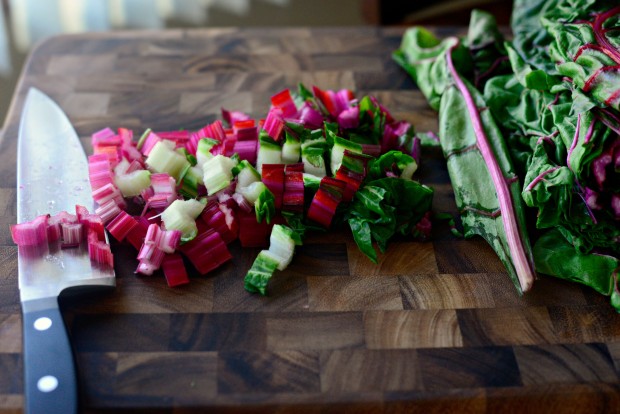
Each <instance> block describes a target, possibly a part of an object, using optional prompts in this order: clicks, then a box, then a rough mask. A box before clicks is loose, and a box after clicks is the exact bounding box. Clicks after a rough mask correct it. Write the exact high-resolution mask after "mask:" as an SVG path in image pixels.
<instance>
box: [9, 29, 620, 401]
mask: <svg viewBox="0 0 620 414" xmlns="http://www.w3.org/2000/svg"><path fill="white" fill-rule="evenodd" d="M443 31H444V33H442V35H445V34H449V33H450V32H451V31H450V30H446V29H443ZM457 32H463V31H458V30H454V31H452V33H457ZM402 33H403V31H402V30H401V29H376V28H351V29H303V28H302V29H277V30H271V29H269V30H267V29H226V30H223V29H221V30H217V29H214V30H209V29H207V30H197V31H165V32H121V33H102V34H83V35H72V36H60V37H55V38H52V39H49V40H47V41H45V42H43V43H42V44H40V45H39V46H38V47H37V48H36V49H35V50H34V51H33V52H32V54H31V56H30V59H29V60H28V63H27V65H26V67H25V69H24V72H23V75H22V77H21V81H20V83H19V85H18V88H17V91H16V92H15V96H14V99H13V103H12V107H11V111H10V114H9V116H8V119H7V121H6V123H5V125H4V138H3V139H2V141H1V148H0V149H1V153H0V160H1V163H0V174H2V180H1V188H0V192H1V193H0V194H1V196H0V205H1V208H0V212H1V215H0V220H1V224H2V225H1V226H0V235H1V240H2V246H0V252H1V254H0V266H1V268H0V269H1V275H2V277H1V278H0V411H2V412H19V411H20V409H21V407H22V405H23V396H22V389H23V383H22V354H21V349H22V340H21V319H20V318H21V316H20V305H19V299H18V289H17V265H16V260H17V248H16V247H15V246H14V245H13V243H12V242H11V238H10V234H9V224H11V223H13V222H15V220H16V217H15V201H16V200H15V154H16V137H17V129H18V123H19V119H20V112H21V109H22V106H23V102H24V97H25V94H26V92H27V90H28V88H29V87H30V86H36V87H37V88H39V89H41V90H42V91H44V92H45V93H47V94H49V95H50V96H51V97H52V98H53V99H54V100H56V101H57V102H59V104H60V105H61V106H62V108H63V109H64V110H65V111H66V112H67V114H68V116H69V118H70V119H71V121H72V122H73V123H74V125H75V127H76V129H77V131H78V134H79V135H80V137H81V139H82V140H83V143H84V145H85V146H86V149H87V151H90V143H89V136H90V134H92V133H93V132H94V131H97V130H100V129H102V128H104V127H112V128H117V127H120V126H123V127H126V128H131V129H133V130H134V131H135V132H136V134H139V133H141V132H142V131H143V130H144V129H146V128H153V129H154V130H172V129H177V128H187V129H198V128H200V127H202V126H204V125H205V124H206V123H208V122H212V121H213V120H215V119H216V118H218V117H219V116H220V108H221V107H224V108H227V109H235V110H241V111H245V112H248V113H249V114H251V115H252V116H254V117H264V116H265V114H266V113H267V110H268V106H269V102H270V101H269V98H270V96H271V95H272V94H274V93H276V92H279V91H280V90H282V89H284V88H287V87H295V86H296V84H297V83H298V82H304V83H305V84H306V85H313V84H314V85H317V86H319V87H321V88H324V89H337V88H350V89H352V90H354V91H355V92H356V93H357V94H358V96H361V95H363V94H373V95H375V96H377V97H378V98H379V100H380V102H382V103H383V104H384V105H385V106H386V107H387V108H389V109H390V110H391V111H392V112H393V114H394V115H395V117H396V118H400V119H405V120H408V121H410V122H412V123H413V124H415V125H416V128H417V129H418V130H421V131H425V130H436V127H437V125H436V119H437V118H436V115H435V113H433V112H432V111H431V110H430V109H429V108H428V106H427V104H426V102H425V100H424V98H423V97H422V94H421V93H420V92H419V91H418V90H417V88H416V87H415V85H414V84H413V83H412V82H411V81H410V80H409V79H408V77H407V76H406V75H405V73H404V72H403V71H402V70H401V69H399V68H398V67H397V65H396V64H395V63H394V62H393V61H392V60H391V57H390V55H391V52H392V51H393V50H394V49H396V48H397V47H398V46H399V43H400V38H401V36H402ZM424 157H425V160H424V163H423V165H422V167H421V175H420V176H419V178H420V180H422V181H423V182H424V183H425V184H428V185H430V186H432V187H434V188H435V190H436V194H435V199H434V209H435V210H436V211H449V212H453V213H455V206H454V200H453V197H452V189H451V187H450V183H449V179H448V175H447V172H446V167H445V163H444V161H443V160H442V157H441V154H440V153H438V152H435V153H433V152H432V151H431V152H427V153H426V154H425V155H424ZM113 249H114V253H115V258H116V272H117V275H118V283H117V284H118V286H117V288H116V289H115V290H114V291H113V292H111V293H105V294H99V295H97V296H92V297H89V298H88V299H87V300H80V301H79V302H77V301H75V300H65V301H64V302H63V303H62V306H63V307H62V309H63V312H64V315H65V319H66V322H67V324H68V328H69V331H70V333H71V336H72V340H73V344H74V347H75V352H76V358H77V362H78V372H79V374H78V375H79V384H80V397H81V405H82V407H83V411H84V412H87V413H91V412H104V411H111V412H136V411H141V412H149V413H151V412H153V413H189V412H203V411H205V412H206V411H207V409H211V410H213V412H221V411H225V412H240V411H248V412H250V411H251V412H256V411H259V412H271V411H278V412H290V413H304V412H313V413H314V412H341V411H344V410H345V409H350V410H355V411H362V412H382V411H387V412H411V411H415V412H423V413H429V412H435V413H444V412H450V411H458V412H471V413H479V412H498V413H511V412H536V411H538V412H541V411H542V412H550V413H551V412H554V413H560V412H588V413H595V412H596V413H599V412H600V413H603V412H605V413H609V412H619V410H620V383H619V380H618V378H619V376H618V375H619V370H620V316H619V315H617V314H616V313H615V312H614V311H613V309H612V308H611V307H610V306H609V304H608V302H607V298H604V297H600V296H599V295H597V294H594V293H593V292H591V291H590V290H588V289H586V288H582V287H581V286H579V285H576V284H570V283H567V282H564V281H561V280H556V279H550V278H540V279H539V280H537V282H536V284H535V287H534V289H533V291H532V292H531V293H528V294H527V295H525V296H524V297H519V295H518V294H517V293H516V291H515V289H514V287H513V285H512V283H511V281H510V279H509V277H508V275H507V274H506V272H505V270H504V269H503V267H502V265H501V263H500V262H499V260H498V259H497V258H496V256H495V254H494V253H493V251H492V250H491V249H490V248H489V247H488V246H487V245H486V244H485V242H483V241H482V240H481V239H471V240H464V239H457V238H455V237H454V236H452V235H451V233H450V231H449V229H448V228H447V226H443V227H442V226H441V225H439V226H437V227H436V228H435V229H434V233H433V239H432V241H429V242H417V241H408V240H402V241H398V242H394V243H393V244H391V245H390V246H389V249H388V251H387V252H386V254H385V255H382V256H381V259H380V262H379V264H377V265H374V264H372V263H371V262H370V261H368V260H367V259H366V258H365V257H364V256H363V255H362V254H361V253H360V252H359V251H358V249H357V247H356V246H355V243H354V242H353V240H352V238H351V235H350V234H349V233H347V232H341V233H336V234H332V235H330V236H324V235H321V236H312V237H311V238H310V239H308V240H307V241H306V243H305V245H304V246H302V247H300V248H299V249H298V252H297V254H296V256H295V259H294V261H293V263H292V264H291V266H290V267H289V268H288V269H286V270H285V271H283V272H278V273H276V275H275V277H274V279H273V280H272V284H271V285H270V292H269V296H268V297H261V296H257V295H253V294H249V293H248V292H246V291H245V290H244V289H243V276H244V275H245V273H246V272H247V270H248V269H249V267H250V265H251V263H252V261H253V259H254V258H255V257H256V254H257V252H258V250H256V249H242V248H241V247H240V246H238V245H236V244H233V245H232V253H233V255H234V260H233V261H232V262H228V263H227V264H226V265H224V266H223V267H221V268H219V269H217V270H216V271H214V272H213V273H211V274H209V275H208V276H204V277H201V276H194V277H192V281H191V284H189V285H187V286H183V287H180V288H174V289H171V288H168V287H167V286H166V282H165V280H164V278H163V277H137V276H136V275H134V273H133V272H134V270H135V268H136V262H135V259H134V257H135V252H134V251H132V250H131V248H128V247H124V246H121V245H118V244H115V245H114V246H113Z"/></svg>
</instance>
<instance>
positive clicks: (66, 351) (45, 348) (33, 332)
mask: <svg viewBox="0 0 620 414" xmlns="http://www.w3.org/2000/svg"><path fill="white" fill-rule="evenodd" d="M22 307H23V322H24V331H23V332H24V394H25V405H26V410H25V413H27V414H38V413H46V414H73V413H77V383H76V378H75V364H74V361H73V352H72V349H71V344H70V343H69V337H68V335H67V329H66V328H65V324H64V321H63V319H62V315H61V314H60V309H59V308H58V299H57V298H44V299H36V300H30V301H27V302H23V303H22Z"/></svg>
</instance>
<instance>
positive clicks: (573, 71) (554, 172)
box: [394, 0, 620, 311]
mask: <svg viewBox="0 0 620 414" xmlns="http://www.w3.org/2000/svg"><path fill="white" fill-rule="evenodd" d="M619 16H620V6H618V5H617V2H611V1H594V0H586V1H577V0H533V1H529V0H528V1H525V0H517V1H516V2H515V6H514V11H513V16H512V32H513V35H514V38H513V39H512V41H510V42H506V41H504V39H503V37H502V36H501V34H500V32H499V31H498V29H497V26H496V24H495V21H494V18H493V16H491V15H489V14H487V13H484V12H480V11H474V12H473V13H472V18H471V23H470V27H469V32H468V35H467V36H466V37H464V38H456V37H451V38H447V39H443V40H440V39H438V38H436V37H435V36H434V35H433V34H432V33H431V32H429V31H427V30H425V29H423V28H419V27H416V28H411V29H409V30H408V31H407V32H406V33H405V35H404V36H403V39H402V43H401V47H400V49H399V50H397V51H396V52H395V53H394V58H395V60H396V61H397V62H398V63H399V64H400V65H401V66H402V67H403V68H404V69H405V70H406V71H407V72H408V73H409V74H410V75H411V76H412V78H413V79H414V80H415V81H416V82H417V84H418V85H419V87H420V90H421V91H422V93H423V94H424V95H425V96H426V98H427V100H428V102H429V105H430V106H431V107H432V108H434V109H435V110H437V111H439V136H440V142H441V146H442V150H443V153H444V155H445V157H446V159H447V163H448V170H449V173H450V177H451V180H452V184H453V187H454V192H455V197H456V201H457V206H458V207H459V209H460V211H461V215H462V219H463V226H464V230H465V235H466V236H471V235H474V234H478V235H481V236H482V237H484V238H485V239H486V240H487V241H488V242H489V243H490V244H491V246H492V247H493V248H494V249H495V251H496V252H497V254H498V256H499V257H500V259H501V260H502V261H503V263H504V264H505V265H506V268H507V270H508V273H509V274H510V275H511V276H512V278H513V280H514V281H515V284H516V285H517V287H518V288H520V289H521V290H523V291H525V290H527V288H528V287H529V285H528V284H526V283H529V284H530V285H531V281H532V280H533V278H532V277H533V275H532V274H531V273H530V272H529V270H530V269H529V266H531V263H532V256H533V262H534V265H535V268H536V270H537V271H538V272H540V273H544V274H549V275H553V276H557V277H561V278H565V279H568V280H573V281H578V282H581V283H584V284H586V285H588V286H591V287H592V288H594V289H595V290H597V291H598V292H600V293H603V294H605V295H611V299H612V300H611V301H612V305H613V306H614V307H615V308H616V310H619V311H620V300H619V299H618V295H617V291H618V289H617V284H616V282H617V273H618V266H619V262H618V256H619V255H620V228H619V227H620V226H618V222H619V220H620V174H619V173H620V136H619V134H620V112H619V111H618V109H619V106H620V17H619ZM528 208H531V209H532V210H533V211H534V212H535V213H536V214H535V226H534V227H535V232H534V233H533V234H532V238H531V239H530V238H529V237H528V235H527V233H526V231H525V228H526V222H525V217H526V215H527V211H526V210H527V209H528ZM500 219H501V220H500ZM507 219H508V220H507ZM530 240H531V241H532V242H533V248H530ZM515 253H517V254H515ZM524 282H525V283H524Z"/></svg>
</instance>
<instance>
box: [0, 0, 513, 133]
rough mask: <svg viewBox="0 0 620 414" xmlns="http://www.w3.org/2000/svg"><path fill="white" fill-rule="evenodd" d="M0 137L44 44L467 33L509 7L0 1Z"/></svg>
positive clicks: (286, 0)
mask: <svg viewBox="0 0 620 414" xmlns="http://www.w3.org/2000/svg"><path fill="white" fill-rule="evenodd" d="M0 2H1V7H0V129H1V128H2V125H3V124H4V119H5V116H6V113H7V111H8V107H9V105H10V102H11V97H12V95H13V90H14V88H15V84H16V82H17V81H18V79H19V74H20V71H21V68H22V66H23V64H24V61H25V60H26V57H27V54H28V52H29V51H30V49H31V48H32V46H33V45H35V44H36V43H37V42H39V41H41V40H42V39H44V38H45V37H48V36H53V35H56V34H61V33H77V32H85V31H107V30H119V29H125V30H126V29H165V28H192V27H227V26H228V27H230V26H245V27H249V26H289V27H290V26H315V27H316V26H360V25H366V26H394V25H401V26H408V25H414V24H424V25H467V23H468V21H469V13H470V11H471V9H473V8H479V9H483V10H487V11H490V12H492V13H493V14H494V15H495V16H496V17H497V20H498V23H500V24H505V25H507V24H508V23H509V19H510V11H511V8H512V1H509V0H432V1H430V0H427V1H420V0H417V1H398V0H0Z"/></svg>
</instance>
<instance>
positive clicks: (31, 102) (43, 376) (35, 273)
mask: <svg viewBox="0 0 620 414" xmlns="http://www.w3.org/2000/svg"><path fill="white" fill-rule="evenodd" d="M76 205H82V206H85V207H87V208H88V209H89V210H90V211H91V212H92V209H93V201H92V194H91V188H90V184H89V180H88V163H87V160H86V154H85V153H84V150H83V148H82V145H81V143H80V141H79V139H78V136H77V133H76V132H75V130H74V129H73V127H72V125H71V123H70V122H69V119H68V118H67V116H66V115H65V114H64V113H63V111H62V110H61V109H60V108H59V107H58V105H57V104H56V103H55V102H54V101H52V100H51V99H50V98H49V97H48V96H47V95H45V94H44V93H43V92H41V91H39V90H38V89H35V88H31V89H30V90H29V92H28V96H27V97H26V103H25V105H24V111H23V114H22V119H21V123H20V127H19V137H18V147H17V221H18V223H22V222H25V221H30V220H32V219H34V218H35V217H37V216H39V215H42V214H52V215H53V214H55V213H57V212H60V211H67V212H75V206H76ZM18 270H19V293H20V300H21V304H22V313H23V338H24V394H25V405H26V412H27V413H46V414H61V413H62V414H69V413H75V412H77V382H76V375H75V365H74V361H73V353H72V348H71V345H70V342H69V338H68V336H67V331H66V328H65V325H64V322H63V319H62V316H61V313H60V310H59V307H58V296H59V295H60V293H61V292H63V291H65V290H68V289H71V290H73V291H80V290H83V289H80V288H81V287H96V286H106V287H113V286H114V284H115V277H114V269H113V268H111V267H109V266H107V267H106V266H102V265H97V264H94V263H91V261H90V259H89V255H88V250H87V247H86V246H84V243H83V244H82V245H81V246H79V247H77V248H67V249H62V248H59V246H54V245H49V246H48V245H45V246H38V247H36V248H22V247H20V248H19V253H18Z"/></svg>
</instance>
